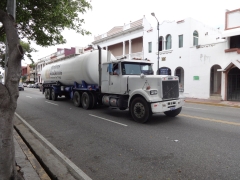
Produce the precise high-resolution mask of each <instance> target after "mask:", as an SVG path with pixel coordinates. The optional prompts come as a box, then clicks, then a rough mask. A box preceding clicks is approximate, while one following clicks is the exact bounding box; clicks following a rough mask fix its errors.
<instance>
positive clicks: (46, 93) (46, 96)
mask: <svg viewBox="0 0 240 180" xmlns="http://www.w3.org/2000/svg"><path fill="white" fill-rule="evenodd" d="M47 90H48V89H45V92H44V95H45V99H48V91H47Z"/></svg>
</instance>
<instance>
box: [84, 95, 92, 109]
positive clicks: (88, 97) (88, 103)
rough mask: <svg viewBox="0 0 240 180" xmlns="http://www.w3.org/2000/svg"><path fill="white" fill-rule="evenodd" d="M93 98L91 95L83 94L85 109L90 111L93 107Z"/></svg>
mask: <svg viewBox="0 0 240 180" xmlns="http://www.w3.org/2000/svg"><path fill="white" fill-rule="evenodd" d="M92 103H93V98H92V95H91V94H90V93H87V92H84V93H83V94H82V107H83V109H86V110H87V109H90V108H91V107H92Z"/></svg>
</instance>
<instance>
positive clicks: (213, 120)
mask: <svg viewBox="0 0 240 180" xmlns="http://www.w3.org/2000/svg"><path fill="white" fill-rule="evenodd" d="M179 116H183V117H188V118H194V119H199V120H204V121H211V122H216V123H223V124H230V125H236V126H240V123H236V122H231V121H223V120H219V119H211V118H204V117H198V116H191V115H187V114H179Z"/></svg>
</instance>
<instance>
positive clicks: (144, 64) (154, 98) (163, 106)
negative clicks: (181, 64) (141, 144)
mask: <svg viewBox="0 0 240 180" xmlns="http://www.w3.org/2000/svg"><path fill="white" fill-rule="evenodd" d="M117 69H118V70H117ZM116 72H118V73H116ZM101 73H102V81H101V82H102V84H101V92H102V93H104V94H105V95H104V96H103V104H105V105H108V106H116V107H119V109H122V110H124V109H127V108H129V111H130V112H131V114H132V117H133V119H135V120H136V121H140V122H145V121H147V119H149V117H150V116H151V114H153V113H160V112H164V113H165V114H166V115H168V116H176V115H178V114H179V113H180V112H181V107H182V105H183V104H184V100H183V99H179V86H178V84H179V79H178V77H177V76H169V75H154V74H153V70H152V63H151V62H149V61H146V60H114V61H108V62H106V63H103V64H102V72H101Z"/></svg>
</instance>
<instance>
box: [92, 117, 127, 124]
mask: <svg viewBox="0 0 240 180" xmlns="http://www.w3.org/2000/svg"><path fill="white" fill-rule="evenodd" d="M89 116H93V117H96V118H99V119H103V120H105V121H109V122H112V123H115V124H119V125H121V126H128V125H126V124H122V123H119V122H116V121H112V120H110V119H106V118H103V117H99V116H95V115H93V114H89Z"/></svg>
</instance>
